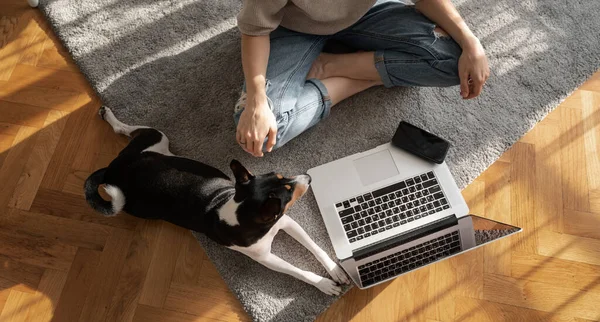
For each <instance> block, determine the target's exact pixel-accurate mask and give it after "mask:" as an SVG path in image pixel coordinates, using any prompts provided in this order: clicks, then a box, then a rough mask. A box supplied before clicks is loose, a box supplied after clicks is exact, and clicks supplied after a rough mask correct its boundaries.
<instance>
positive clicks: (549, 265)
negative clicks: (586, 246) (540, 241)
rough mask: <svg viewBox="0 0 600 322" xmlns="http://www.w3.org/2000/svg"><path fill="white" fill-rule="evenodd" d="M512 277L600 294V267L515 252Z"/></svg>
mask: <svg viewBox="0 0 600 322" xmlns="http://www.w3.org/2000/svg"><path fill="white" fill-rule="evenodd" d="M512 277H514V278H517V279H520V280H529V281H536V282H542V283H544V282H550V281H551V282H552V283H553V284H555V285H563V286H568V287H569V288H574V289H578V290H582V291H585V292H588V291H593V292H596V293H598V294H600V284H599V283H594V282H595V281H598V280H599V279H600V266H599V265H590V264H585V263H580V262H576V261H569V260H563V259H559V258H553V257H546V256H541V255H535V254H526V253H520V252H514V253H513V254H512Z"/></svg>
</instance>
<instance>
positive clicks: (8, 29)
mask: <svg viewBox="0 0 600 322" xmlns="http://www.w3.org/2000/svg"><path fill="white" fill-rule="evenodd" d="M6 9H8V8H6ZM8 14H10V16H7V15H8ZM18 22H19V19H18V18H17V16H15V15H14V14H13V13H12V12H9V11H8V10H6V12H5V13H3V15H2V16H0V31H1V32H0V48H3V47H4V46H6V45H7V44H8V43H9V42H10V41H12V40H13V38H14V37H13V34H14V32H15V29H16V27H17V24H18Z"/></svg>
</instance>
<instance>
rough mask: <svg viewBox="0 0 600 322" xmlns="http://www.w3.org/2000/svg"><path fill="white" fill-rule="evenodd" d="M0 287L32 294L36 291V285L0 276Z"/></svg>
mask: <svg viewBox="0 0 600 322" xmlns="http://www.w3.org/2000/svg"><path fill="white" fill-rule="evenodd" d="M0 289H6V290H15V291H19V292H25V293H31V294H34V293H35V292H36V289H37V286H36V287H31V286H29V285H26V284H21V283H15V282H13V281H9V280H7V279H4V278H1V277H0ZM7 296H8V295H7Z"/></svg>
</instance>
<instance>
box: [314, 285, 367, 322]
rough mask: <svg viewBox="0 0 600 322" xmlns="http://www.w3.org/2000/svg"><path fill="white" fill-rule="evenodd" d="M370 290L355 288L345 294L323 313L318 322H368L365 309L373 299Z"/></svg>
mask: <svg viewBox="0 0 600 322" xmlns="http://www.w3.org/2000/svg"><path fill="white" fill-rule="evenodd" d="M370 293H371V292H370V290H369V289H367V290H360V289H358V288H357V287H354V288H352V289H350V291H348V293H346V294H344V296H342V297H341V298H340V299H339V300H337V301H335V302H334V303H333V304H332V305H331V306H330V307H329V308H328V309H327V310H326V311H325V312H323V313H322V314H321V315H319V317H318V318H317V319H316V321H319V322H320V321H324V322H345V321H353V320H354V321H356V320H358V321H361V320H364V321H366V320H367V319H366V317H365V316H364V315H365V312H366V311H367V310H365V309H364V308H365V307H366V306H367V305H368V304H369V300H370V299H371V296H370V295H371V294H370Z"/></svg>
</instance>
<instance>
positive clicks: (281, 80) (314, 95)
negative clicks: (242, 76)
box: [234, 27, 331, 149]
mask: <svg viewBox="0 0 600 322" xmlns="http://www.w3.org/2000/svg"><path fill="white" fill-rule="evenodd" d="M270 39H271V50H270V54H269V62H268V65H267V75H266V78H267V84H266V91H267V97H268V100H269V105H270V107H271V109H272V111H273V113H274V114H275V118H276V121H277V140H276V144H275V146H274V148H275V149H277V148H279V147H281V146H282V145H283V144H285V143H286V142H288V141H289V140H291V139H292V138H294V137H295V136H297V135H298V134H300V133H302V132H304V131H305V130H306V129H308V128H309V127H311V126H313V125H315V124H316V123H318V121H320V120H321V119H323V118H325V117H326V116H327V115H328V114H329V108H330V107H331V100H330V98H329V95H328V93H327V89H326V88H325V86H324V85H323V84H322V83H321V81H320V80H318V79H312V80H307V79H306V75H307V74H308V71H309V70H310V66H311V65H312V62H313V61H314V60H315V59H316V58H317V57H318V56H319V54H320V53H321V51H322V49H323V46H324V45H325V42H326V40H327V39H326V37H324V36H316V35H307V34H302V33H298V32H295V31H291V30H288V29H285V28H282V27H280V28H278V29H277V30H275V31H273V32H272V33H271V36H270ZM244 97H245V95H244V94H242V97H241V98H240V101H238V104H236V109H235V112H234V120H235V122H236V124H237V123H238V122H239V117H240V115H241V113H242V111H243V108H244V106H245V99H244Z"/></svg>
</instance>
